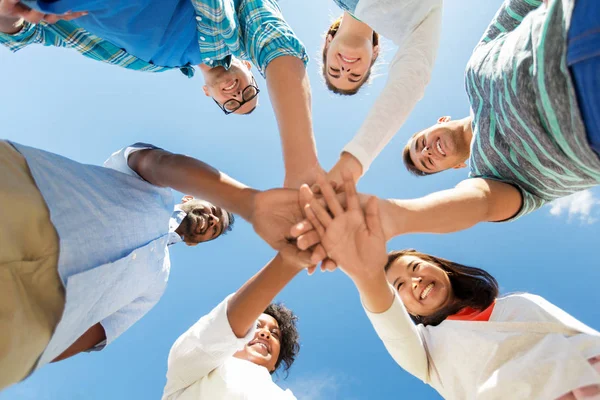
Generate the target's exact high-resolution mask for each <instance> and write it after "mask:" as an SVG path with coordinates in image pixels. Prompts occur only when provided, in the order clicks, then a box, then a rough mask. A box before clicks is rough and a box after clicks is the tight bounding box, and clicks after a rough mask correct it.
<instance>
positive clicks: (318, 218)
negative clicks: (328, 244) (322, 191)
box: [304, 200, 333, 238]
mask: <svg viewBox="0 0 600 400" xmlns="http://www.w3.org/2000/svg"><path fill="white" fill-rule="evenodd" d="M312 203H314V206H313V204H312ZM312 203H311V204H307V205H306V206H305V207H304V214H306V217H307V218H308V220H309V221H310V223H311V224H312V226H313V227H314V228H315V230H316V231H317V233H318V234H319V237H320V238H323V236H324V235H325V228H326V227H328V226H329V224H331V222H332V221H333V219H331V216H330V215H329V213H328V212H327V211H326V210H325V209H324V208H323V206H321V205H320V204H319V203H318V202H317V201H314V200H313V202H312Z"/></svg>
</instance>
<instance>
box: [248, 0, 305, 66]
mask: <svg viewBox="0 0 600 400" xmlns="http://www.w3.org/2000/svg"><path fill="white" fill-rule="evenodd" d="M243 4H244V5H243V6H242V7H243V8H242V12H241V18H243V19H244V20H243V22H242V21H240V22H241V25H242V27H243V30H244V32H243V33H244V35H245V47H246V50H247V51H248V54H249V56H250V59H251V60H252V62H253V64H254V65H255V66H256V67H257V68H258V70H259V71H260V73H261V74H262V75H263V77H264V76H265V70H266V69H267V66H268V65H269V63H270V62H271V61H273V60H274V59H276V58H277V57H281V56H294V57H297V58H299V59H301V60H302V61H303V62H304V65H306V64H307V63H308V55H307V54H306V49H305V47H304V45H303V44H302V42H301V41H300V39H298V37H297V36H296V34H295V33H294V31H293V30H292V28H291V27H290V26H289V25H288V23H287V22H286V21H285V19H284V18H283V15H282V14H281V9H280V8H279V6H278V5H277V1H275V0H249V1H245V2H243Z"/></svg>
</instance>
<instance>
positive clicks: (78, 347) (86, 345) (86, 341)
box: [52, 323, 106, 362]
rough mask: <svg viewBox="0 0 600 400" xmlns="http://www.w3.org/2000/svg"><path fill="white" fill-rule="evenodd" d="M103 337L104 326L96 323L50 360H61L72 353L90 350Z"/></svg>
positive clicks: (71, 355)
mask: <svg viewBox="0 0 600 400" xmlns="http://www.w3.org/2000/svg"><path fill="white" fill-rule="evenodd" d="M105 339H106V334H105V333H104V328H103V327H102V325H101V324H100V323H97V324H96V325H94V326H92V327H91V328H90V329H88V330H87V331H86V332H85V333H84V334H83V335H81V336H80V337H79V339H77V340H76V341H75V342H74V343H73V344H72V345H71V346H69V347H68V348H67V349H66V350H65V351H63V352H62V353H61V354H60V355H59V356H58V357H56V358H55V359H54V360H52V362H57V361H62V360H64V359H65V358H69V357H73V356H74V355H76V354H79V353H81V352H83V351H87V350H90V349H91V348H93V347H94V346H96V345H97V344H98V343H100V342H102V341H103V340H105Z"/></svg>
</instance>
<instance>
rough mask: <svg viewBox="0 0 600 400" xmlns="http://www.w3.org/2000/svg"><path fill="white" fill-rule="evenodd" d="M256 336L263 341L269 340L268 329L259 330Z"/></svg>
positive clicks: (269, 333)
mask: <svg viewBox="0 0 600 400" xmlns="http://www.w3.org/2000/svg"><path fill="white" fill-rule="evenodd" d="M258 336H260V337H261V338H263V339H267V340H269V339H270V338H271V332H269V330H268V329H264V328H263V329H261V330H260V332H258Z"/></svg>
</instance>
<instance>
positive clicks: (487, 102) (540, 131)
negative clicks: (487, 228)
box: [397, 0, 600, 232]
mask: <svg viewBox="0 0 600 400" xmlns="http://www.w3.org/2000/svg"><path fill="white" fill-rule="evenodd" d="M599 27H600V3H599V2H597V1H594V0H577V1H574V0H565V1H561V0H549V1H547V2H546V3H545V4H544V3H543V2H542V1H541V0H536V1H530V0H506V1H505V2H504V4H503V5H502V7H501V8H500V10H498V13H497V14H496V17H495V18H494V20H493V21H492V23H491V24H490V25H489V27H488V29H487V30H486V32H485V33H484V35H483V38H482V39H481V41H480V43H479V44H478V45H477V46H476V48H475V50H474V51H473V54H472V56H471V59H470V60H469V63H468V65H467V69H466V73H465V81H466V82H465V83H466V88H467V94H468V96H469V101H470V103H471V110H472V113H471V115H470V116H469V117H466V118H464V119H461V120H458V121H452V120H451V119H450V117H442V118H440V119H439V120H438V123H437V124H435V125H434V126H431V127H429V128H427V129H425V130H423V131H421V132H418V133H416V134H415V135H413V137H412V138H411V139H410V140H409V141H408V143H407V145H406V147H405V148H404V152H403V160H404V163H405V165H406V167H407V169H408V170H409V171H410V172H411V173H413V174H415V175H417V176H426V175H431V174H434V173H437V172H441V171H445V170H447V169H451V168H464V167H466V166H467V164H466V163H467V161H468V163H469V169H470V173H469V179H467V180H464V181H462V182H460V183H459V184H458V185H457V186H456V187H455V188H454V189H450V190H446V191H443V192H438V193H434V194H432V195H430V196H427V197H425V198H423V199H418V200H414V201H413V203H410V201H409V202H402V204H404V205H406V206H407V207H409V208H408V209H406V210H405V211H406V212H410V213H412V214H414V215H415V219H414V221H415V225H412V224H411V223H410V222H408V220H407V219H404V223H403V225H404V227H405V230H406V229H407V230H408V231H412V232H415V231H416V232H423V231H425V232H431V231H432V232H453V231H456V230H460V229H464V228H466V227H469V226H472V225H474V224H475V223H478V222H482V221H507V220H514V219H517V218H519V217H521V216H523V215H526V214H528V213H530V212H532V211H535V210H536V209H538V208H540V207H541V206H543V205H544V204H546V203H548V202H551V201H553V200H556V199H558V198H561V197H565V196H568V195H570V194H573V193H576V192H578V191H582V190H585V189H588V188H591V187H594V186H597V185H598V184H600V101H599V100H598V96H599V93H600V75H599V74H598V71H599V70H600V57H599V56H598V55H599V54H600V35H599V34H598V32H599ZM397 204H400V203H397ZM411 204H412V205H411ZM417 204H418V205H417ZM442 210H443V211H442ZM417 214H418V216H417ZM419 218H420V220H421V222H417V221H418V219H419ZM410 219H411V220H412V218H410ZM433 221H437V224H436V223H434V222H433ZM419 225H420V226H419ZM432 229H433V230H432Z"/></svg>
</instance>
